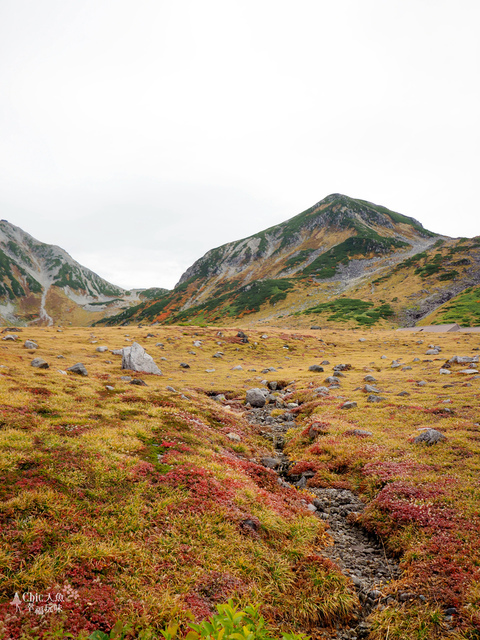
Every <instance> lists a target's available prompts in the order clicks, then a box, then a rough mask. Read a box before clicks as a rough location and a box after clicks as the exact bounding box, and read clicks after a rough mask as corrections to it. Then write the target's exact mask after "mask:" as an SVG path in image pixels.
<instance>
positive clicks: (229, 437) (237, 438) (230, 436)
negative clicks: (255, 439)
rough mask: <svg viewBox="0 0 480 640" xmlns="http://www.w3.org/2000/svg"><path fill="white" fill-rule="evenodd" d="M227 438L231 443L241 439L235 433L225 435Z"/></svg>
mask: <svg viewBox="0 0 480 640" xmlns="http://www.w3.org/2000/svg"><path fill="white" fill-rule="evenodd" d="M227 438H228V439H229V440H231V441H232V442H240V441H241V438H240V436H239V435H238V434H237V433H233V432H232V433H227Z"/></svg>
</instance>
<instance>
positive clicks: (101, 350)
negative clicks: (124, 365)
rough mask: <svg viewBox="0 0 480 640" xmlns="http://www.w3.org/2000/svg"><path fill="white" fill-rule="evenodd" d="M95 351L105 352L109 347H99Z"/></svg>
mask: <svg viewBox="0 0 480 640" xmlns="http://www.w3.org/2000/svg"><path fill="white" fill-rule="evenodd" d="M95 351H98V353H105V351H108V347H97V348H96V349H95Z"/></svg>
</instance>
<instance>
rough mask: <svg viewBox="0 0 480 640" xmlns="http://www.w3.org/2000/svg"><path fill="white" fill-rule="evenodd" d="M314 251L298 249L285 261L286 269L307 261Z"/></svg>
mask: <svg viewBox="0 0 480 640" xmlns="http://www.w3.org/2000/svg"><path fill="white" fill-rule="evenodd" d="M314 251H315V250H314V249H303V250H302V251H297V252H296V253H295V254H294V255H293V256H292V257H291V258H289V259H288V260H287V261H286V262H285V270H287V269H292V268H293V267H296V266H297V265H298V264H301V263H302V262H305V261H306V260H307V259H308V257H309V256H310V255H311V254H312V253H313V252H314Z"/></svg>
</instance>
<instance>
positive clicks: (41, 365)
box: [30, 358, 50, 369]
mask: <svg viewBox="0 0 480 640" xmlns="http://www.w3.org/2000/svg"><path fill="white" fill-rule="evenodd" d="M30 364H31V365H32V367H35V368H36V369H48V368H49V366H50V365H49V364H48V363H47V362H45V360H43V359H42V358H34V359H33V360H32V362H31V363H30Z"/></svg>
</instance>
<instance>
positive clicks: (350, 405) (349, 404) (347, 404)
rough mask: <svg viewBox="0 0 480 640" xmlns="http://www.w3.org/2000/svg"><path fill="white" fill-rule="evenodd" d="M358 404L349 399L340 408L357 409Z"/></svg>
mask: <svg viewBox="0 0 480 640" xmlns="http://www.w3.org/2000/svg"><path fill="white" fill-rule="evenodd" d="M356 406H357V403H356V402H352V401H348V402H344V403H343V404H342V406H341V407H340V408H341V409H355V407H356Z"/></svg>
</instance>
